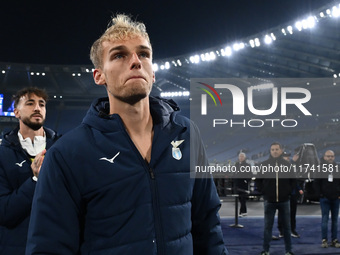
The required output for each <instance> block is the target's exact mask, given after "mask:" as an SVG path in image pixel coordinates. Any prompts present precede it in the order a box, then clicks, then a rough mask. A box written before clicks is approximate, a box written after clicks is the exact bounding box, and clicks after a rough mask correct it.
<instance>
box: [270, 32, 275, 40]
mask: <svg viewBox="0 0 340 255" xmlns="http://www.w3.org/2000/svg"><path fill="white" fill-rule="evenodd" d="M270 37H271V38H272V39H273V41H276V36H275V35H274V33H270Z"/></svg>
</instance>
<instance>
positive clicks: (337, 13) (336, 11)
mask: <svg viewBox="0 0 340 255" xmlns="http://www.w3.org/2000/svg"><path fill="white" fill-rule="evenodd" d="M332 16H333V17H334V18H337V17H339V16H340V10H339V8H337V7H336V6H333V8H332Z"/></svg>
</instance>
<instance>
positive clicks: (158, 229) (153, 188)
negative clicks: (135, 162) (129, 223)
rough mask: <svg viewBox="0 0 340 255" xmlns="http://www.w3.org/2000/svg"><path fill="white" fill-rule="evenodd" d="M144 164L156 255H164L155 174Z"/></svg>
mask: <svg viewBox="0 0 340 255" xmlns="http://www.w3.org/2000/svg"><path fill="white" fill-rule="evenodd" d="M145 164H146V165H147V168H148V172H149V175H150V179H151V191H152V197H153V199H154V202H153V205H152V206H153V212H154V218H155V234H156V245H157V246H156V247H157V252H156V254H157V255H163V254H165V248H164V242H163V233H162V226H161V217H160V210H159V201H158V193H157V186H156V179H155V173H154V171H153V169H152V168H151V167H150V165H149V163H148V162H147V161H146V160H145Z"/></svg>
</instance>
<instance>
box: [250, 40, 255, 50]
mask: <svg viewBox="0 0 340 255" xmlns="http://www.w3.org/2000/svg"><path fill="white" fill-rule="evenodd" d="M249 44H250V47H252V48H255V41H254V40H253V39H251V40H249Z"/></svg>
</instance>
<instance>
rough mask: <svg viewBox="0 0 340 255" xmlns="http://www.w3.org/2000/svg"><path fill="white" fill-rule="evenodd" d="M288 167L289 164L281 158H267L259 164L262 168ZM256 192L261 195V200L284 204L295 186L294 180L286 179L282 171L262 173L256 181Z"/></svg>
mask: <svg viewBox="0 0 340 255" xmlns="http://www.w3.org/2000/svg"><path fill="white" fill-rule="evenodd" d="M281 165H282V166H287V167H289V166H290V163H289V162H288V161H286V160H285V159H283V158H282V157H281V156H280V157H278V158H273V157H271V156H270V157H269V159H268V160H266V161H264V162H262V163H261V167H264V166H272V167H275V166H278V167H280V166H281ZM256 185H257V188H258V191H259V192H260V193H262V195H263V199H264V200H266V201H268V202H285V201H288V200H289V198H290V194H291V193H292V190H293V188H294V187H295V186H296V180H295V179H294V178H287V175H285V174H283V173H282V171H277V172H272V173H264V174H262V176H261V177H260V178H257V179H256Z"/></svg>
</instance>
